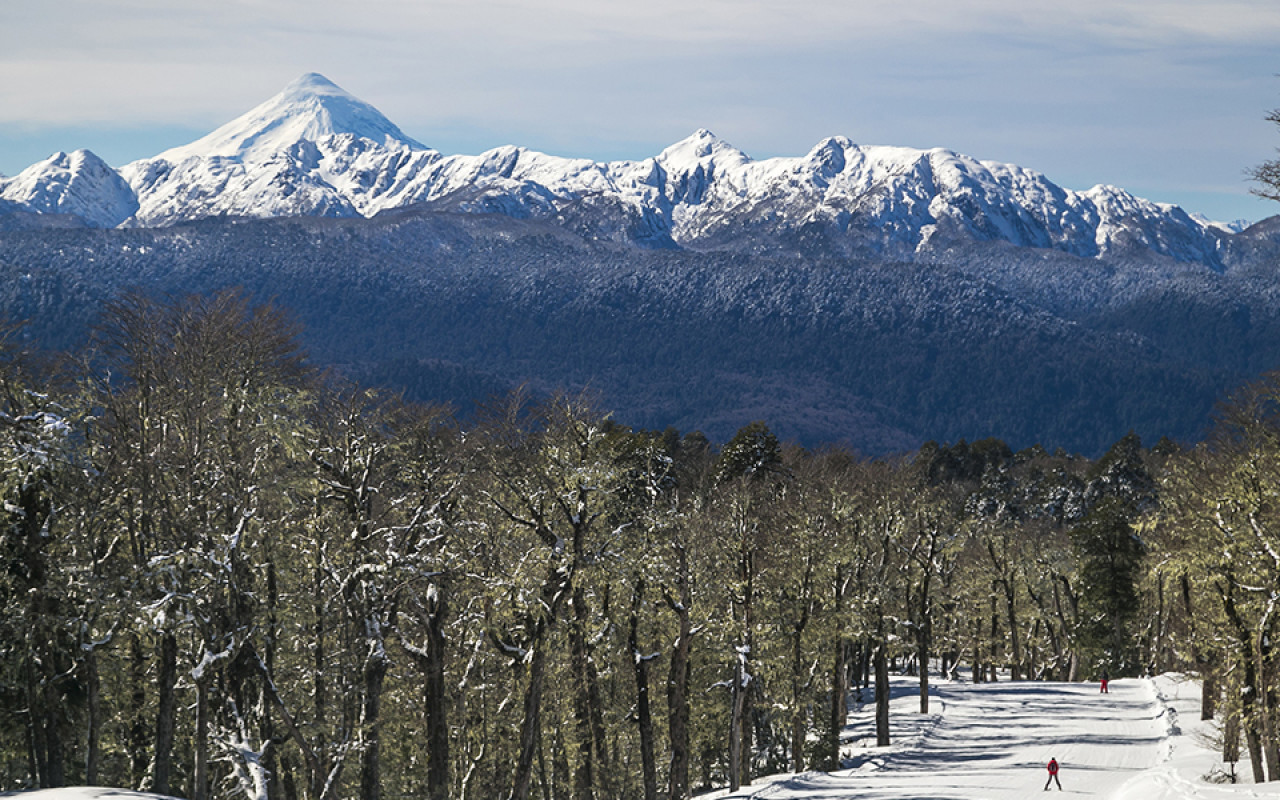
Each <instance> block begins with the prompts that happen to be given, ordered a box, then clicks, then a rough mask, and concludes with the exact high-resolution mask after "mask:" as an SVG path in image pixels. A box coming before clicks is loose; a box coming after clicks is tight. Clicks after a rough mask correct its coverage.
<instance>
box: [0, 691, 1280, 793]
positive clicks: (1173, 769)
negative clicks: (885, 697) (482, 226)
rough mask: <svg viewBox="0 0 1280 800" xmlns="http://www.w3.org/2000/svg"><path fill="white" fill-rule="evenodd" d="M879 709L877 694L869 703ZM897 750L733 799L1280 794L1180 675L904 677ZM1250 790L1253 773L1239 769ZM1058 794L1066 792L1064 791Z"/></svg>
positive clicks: (852, 722) (895, 715) (857, 717)
mask: <svg viewBox="0 0 1280 800" xmlns="http://www.w3.org/2000/svg"><path fill="white" fill-rule="evenodd" d="M866 694H867V695H868V697H867V699H868V700H870V696H869V695H870V692H869V691H868V692H866ZM893 697H894V700H893V706H892V714H891V717H890V719H891V724H892V726H893V735H894V744H893V745H891V746H890V747H887V748H877V747H875V727H874V717H873V714H874V707H873V706H872V705H871V704H870V703H868V704H867V705H865V706H863V707H861V708H860V709H859V710H857V711H856V712H854V713H852V714H850V716H849V726H848V727H847V728H846V730H845V733H844V739H845V748H844V755H845V758H846V760H847V763H850V764H852V766H851V768H849V769H845V770H843V771H840V772H834V773H823V772H806V773H803V774H799V775H794V774H792V775H777V776H773V777H770V778H761V779H758V780H756V781H755V782H753V783H752V785H750V786H746V787H743V788H742V790H740V791H738V792H734V793H732V794H730V793H727V792H715V793H712V794H711V795H704V797H714V798H748V797H752V798H761V799H762V800H763V799H764V798H770V800H801V799H803V800H840V799H841V798H857V799H858V800H1015V798H1028V797H1035V796H1039V795H1040V794H1041V793H1042V792H1043V791H1044V785H1045V780H1046V778H1047V777H1048V773H1047V772H1046V769H1045V765H1046V764H1047V763H1048V761H1049V759H1050V758H1056V759H1057V760H1058V762H1059V764H1060V765H1061V768H1062V771H1061V774H1060V775H1059V778H1060V779H1061V783H1062V794H1065V795H1072V796H1085V797H1092V798H1098V799H1099V800H1239V799H1242V798H1253V797H1280V783H1273V784H1263V785H1255V784H1249V783H1238V784H1234V785H1230V784H1221V783H1210V782H1207V781H1206V780H1204V778H1205V776H1206V775H1209V774H1211V773H1217V774H1218V775H1219V776H1221V775H1222V774H1224V771H1225V770H1228V769H1230V766H1229V765H1224V764H1222V763H1221V761H1220V759H1219V757H1218V750H1217V748H1216V745H1215V744H1214V743H1213V741H1212V738H1213V733H1214V728H1215V726H1214V725H1213V723H1211V722H1210V723H1206V722H1201V721H1200V687H1199V684H1197V683H1195V682H1193V681H1189V680H1183V679H1181V678H1180V677H1178V676H1175V675H1162V676H1160V677H1157V678H1154V679H1126V680H1118V681H1113V682H1112V684H1111V691H1110V693H1108V694H1105V695H1104V694H1100V693H1099V691H1098V684H1096V683H1041V682H1031V681H1023V682H1016V683H1015V682H1010V681H1002V682H999V683H987V684H971V683H958V682H942V683H941V684H939V685H936V686H935V687H934V689H933V693H932V696H931V699H930V713H929V714H925V715H922V714H919V713H916V712H917V711H918V709H919V702H920V701H919V697H918V694H917V689H916V684H915V679H913V678H905V677H904V678H894V692H893ZM1236 774H1237V775H1240V776H1242V777H1244V778H1245V779H1247V776H1248V775H1249V774H1250V769H1249V765H1248V763H1246V762H1242V763H1240V764H1238V765H1236ZM1050 791H1053V792H1057V791H1058V789H1057V787H1054V788H1052V789H1051V790H1050ZM10 796H12V797H15V798H21V799H22V800H155V796H154V795H145V794H138V793H134V792H128V791H125V790H122V789H101V788H68V789H46V790H42V791H35V792H22V793H14V794H12V795H6V794H3V793H0V797H10Z"/></svg>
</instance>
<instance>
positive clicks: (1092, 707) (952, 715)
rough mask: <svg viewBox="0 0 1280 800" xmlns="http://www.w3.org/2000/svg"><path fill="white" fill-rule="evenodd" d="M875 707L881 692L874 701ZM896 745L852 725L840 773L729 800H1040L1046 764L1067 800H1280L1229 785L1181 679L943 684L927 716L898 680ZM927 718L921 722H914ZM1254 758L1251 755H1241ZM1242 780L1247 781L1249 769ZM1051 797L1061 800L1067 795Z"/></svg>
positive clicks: (776, 781) (1268, 791)
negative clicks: (1217, 779) (1102, 684)
mask: <svg viewBox="0 0 1280 800" xmlns="http://www.w3.org/2000/svg"><path fill="white" fill-rule="evenodd" d="M866 695H867V699H868V700H870V699H871V698H870V691H869V690H868V691H866ZM893 697H894V699H893V703H892V706H891V708H892V713H891V715H890V724H891V725H892V730H893V737H894V743H893V744H892V745H891V746H889V747H887V748H876V747H875V722H874V713H875V709H874V706H873V705H872V704H870V703H868V704H867V705H865V706H863V707H861V708H860V709H859V710H858V711H856V712H855V713H852V714H851V715H850V717H849V722H850V725H849V727H848V728H847V729H846V730H845V739H846V745H845V749H844V754H845V758H846V763H851V764H852V767H851V768H850V769H846V770H843V771H840V772H834V773H822V772H807V773H802V774H799V775H794V774H793V775H779V776H774V777H772V778H762V779H759V780H756V781H754V782H753V783H752V785H751V786H745V787H743V788H742V789H741V790H740V791H738V792H734V793H727V792H723V793H717V794H715V795H713V796H715V797H719V798H728V797H733V798H746V797H754V798H770V799H771V800H799V799H800V798H804V800H836V798H859V800H1015V798H1028V797H1034V796H1038V795H1041V794H1042V793H1043V791H1044V786H1045V781H1046V780H1047V778H1048V771H1047V769H1046V765H1047V764H1048V761H1049V759H1050V758H1056V759H1057V760H1058V763H1059V764H1060V766H1061V772H1060V773H1059V778H1060V780H1061V783H1062V792H1061V793H1062V794H1069V795H1075V796H1081V795H1083V796H1087V797H1094V798H1107V799H1109V800H1192V799H1194V800H1227V798H1246V797H1280V784H1264V785H1256V784H1248V783H1238V784H1234V785H1231V784H1218V783H1210V782H1207V781H1206V780H1204V776H1206V775H1208V774H1210V773H1211V772H1217V773H1219V774H1222V773H1223V772H1224V771H1226V770H1229V769H1230V765H1224V764H1222V763H1221V759H1220V758H1219V756H1218V751H1217V750H1216V749H1215V747H1216V746H1215V745H1214V743H1213V741H1212V737H1213V733H1214V732H1215V726H1214V725H1213V723H1211V722H1210V723H1205V722H1201V721H1200V687H1199V684H1198V683H1195V682H1193V681H1189V680H1182V679H1181V678H1179V677H1178V676H1173V675H1162V676H1160V677H1157V678H1154V679H1126V680H1118V681H1113V682H1112V683H1111V686H1110V692H1109V693H1108V694H1101V693H1100V692H1099V687H1098V684H1096V683H1043V682H1031V681H1022V682H1016V683H1015V682H1010V681H1002V682H999V683H987V684H971V683H956V682H942V683H940V684H939V685H936V686H934V687H933V691H932V693H931V698H930V709H929V710H930V713H929V714H927V715H922V714H919V713H918V712H919V704H920V700H919V694H918V688H917V686H916V684H915V679H914V678H895V679H894V693H893ZM913 711H914V712H916V713H913ZM1242 749H1243V748H1242ZM1236 774H1237V775H1238V776H1243V779H1244V780H1248V776H1249V774H1250V769H1249V765H1248V763H1247V762H1241V763H1240V764H1238V765H1236ZM1050 791H1053V792H1058V788H1057V787H1056V786H1054V787H1052V788H1051V789H1050Z"/></svg>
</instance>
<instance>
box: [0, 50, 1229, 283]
mask: <svg viewBox="0 0 1280 800" xmlns="http://www.w3.org/2000/svg"><path fill="white" fill-rule="evenodd" d="M415 205H425V206H427V207H434V208H439V209H444V210H453V211H463V212H498V213H504V214H508V215H511V216H516V217H534V218H546V219H548V220H552V221H560V222H565V221H566V220H570V221H575V220H576V221H577V224H579V225H580V229H582V226H585V229H589V230H590V231H592V232H593V235H600V234H601V233H603V234H604V235H606V236H611V237H613V238H619V239H625V240H629V241H631V242H633V243H637V244H641V245H644V246H650V247H672V246H678V247H689V248H694V249H746V250H768V249H773V247H774V246H775V245H776V244H778V243H784V245H786V246H791V247H797V246H802V245H803V243H804V242H806V241H808V242H810V243H812V244H813V246H815V247H819V248H835V249H836V250H837V251H843V252H876V253H883V254H886V255H894V256H905V257H910V256H911V255H912V254H914V253H918V252H920V251H921V250H923V249H928V248H930V247H932V246H936V245H938V244H939V243H946V242H955V241H971V242H1008V243H1010V244H1013V245H1017V246H1022V247H1035V248H1052V249H1056V250H1061V251H1064V252H1068V253H1071V254H1073V255H1078V256H1083V257H1099V256H1104V255H1107V254H1109V253H1115V252H1128V251H1132V250H1135V249H1136V250H1145V251H1152V252H1155V253H1158V254H1161V255H1165V256H1170V257H1173V258H1175V259H1177V260H1181V261H1198V262H1204V263H1212V262H1213V261H1214V257H1215V256H1214V254H1215V253H1216V251H1217V250H1218V248H1219V246H1220V240H1221V238H1222V237H1223V236H1224V235H1227V233H1226V231H1225V230H1224V229H1223V228H1222V227H1221V226H1219V225H1217V224H1215V223H1211V222H1209V221H1207V220H1204V219H1202V218H1193V217H1192V216H1190V215H1188V214H1187V213H1186V212H1184V211H1183V210H1182V209H1180V208H1178V207H1176V206H1171V205H1166V204H1159V203H1153V202H1151V201H1148V200H1144V199H1142V198H1138V197H1135V196H1133V195H1131V194H1129V193H1128V192H1126V191H1124V190H1123V189H1119V188H1116V187H1112V186H1095V187H1094V188H1092V189H1089V190H1088V191H1084V192H1078V191H1073V190H1070V189H1065V188H1062V187H1060V186H1058V185H1056V184H1054V183H1052V182H1051V181H1049V180H1048V179H1047V178H1045V177H1044V176H1043V175H1041V174H1039V173H1037V172H1034V171H1032V170H1028V169H1024V168H1021V167H1018V166H1014V165H1010V164H1002V163H997V162H992V161H978V160H975V159H973V158H970V157H968V156H964V155H961V154H958V153H954V152H952V151H949V150H944V149H933V150H917V149H910V148H904V147H886V146H864V145H858V144H855V143H854V142H852V141H850V140H848V139H846V138H842V137H833V138H829V139H826V140H824V141H822V142H819V143H818V144H817V145H816V146H815V147H814V148H813V149H812V150H811V151H810V152H809V153H807V154H806V155H803V156H798V157H784V158H770V159H764V160H758V161H757V160H753V159H752V158H750V157H749V156H748V155H747V154H745V153H743V152H742V151H741V150H739V149H737V148H735V147H734V146H732V145H731V144H729V143H728V142H726V141H725V140H723V139H720V138H718V137H716V136H715V135H714V134H712V133H711V132H710V131H707V130H699V131H697V132H695V133H694V134H693V135H692V136H690V137H689V138H687V139H685V140H684V141H681V142H677V143H676V144H674V145H672V146H670V147H668V148H667V149H665V150H663V151H662V152H661V153H660V154H659V155H657V156H654V157H652V158H646V159H643V160H639V161H615V162H598V161H592V160H590V159H574V158H563V157H557V156H551V155H546V154H544V153H539V152H535V151H531V150H528V149H525V148H521V147H501V148H497V149H494V150H490V151H488V152H486V153H481V154H480V155H474V156H469V155H450V156H446V155H443V154H441V153H440V152H438V151H436V150H433V149H431V148H429V147H426V146H424V145H422V144H420V143H418V142H416V141H414V140H413V139H411V138H409V137H408V136H406V135H405V134H404V133H403V132H401V131H400V129H399V128H397V127H396V126H395V125H394V124H393V123H391V122H390V121H389V120H388V119H386V118H385V117H384V116H383V115H382V114H381V113H379V112H378V111H377V110H376V109H375V108H373V107H372V106H370V105H368V104H367V103H364V102H362V101H361V100H359V99H357V98H355V97H353V96H351V95H350V94H348V93H346V92H345V91H343V90H342V89H340V88H339V87H338V86H336V85H334V84H333V83H332V82H330V81H329V80H328V79H326V78H324V77H323V76H321V75H317V74H314V73H311V74H307V75H303V76H302V77H301V78H299V79H298V80H296V81H294V82H293V83H291V84H290V85H289V86H287V87H286V88H285V89H284V90H283V91H282V92H281V93H280V94H278V95H276V96H275V97H273V98H271V99H270V100H268V101H267V102H265V103H263V104H261V105H259V106H258V107H256V108H254V109H252V110H251V111H249V112H248V113H246V114H244V115H243V116H241V117H239V118H238V119H235V120H233V121H231V122H230V123H228V124H226V125H224V126H223V127H221V128H219V129H217V130H215V131H214V132H212V133H210V134H209V135H208V136H205V137H203V138H201V139H199V140H197V141H195V142H192V143H191V144H188V145H185V146H183V147H177V148H173V149H171V150H167V151H165V152H163V153H160V154H159V155H157V156H155V157H152V158H147V159H142V160H140V161H135V162H133V163H131V164H127V165H125V166H123V167H121V168H120V169H118V170H116V169H112V168H111V167H109V166H107V165H106V164H105V163H103V162H102V160H101V159H99V158H98V157H97V156H95V155H93V154H92V153H90V152H88V151H85V150H80V151H76V152H75V153H71V154H69V155H68V154H65V153H56V154H54V155H53V156H51V157H50V158H49V159H47V160H45V161H42V162H40V163H37V164H34V165H32V166H31V167H29V168H27V169H26V170H24V171H23V172H22V173H20V174H19V175H17V176H16V177H13V178H0V213H5V212H6V211H15V210H25V211H29V212H35V213H38V214H50V213H56V214H69V215H74V216H76V217H79V218H81V219H82V220H83V221H84V222H85V223H87V224H89V225H92V226H97V227H117V226H124V227H157V226H167V225H172V224H176V223H179V222H184V221H191V220H197V219H202V218H207V217H215V216H231V217H280V216H298V215H313V216H331V217H353V216H365V217H370V216H373V215H375V214H378V213H379V212H383V211H387V210H389V209H396V208H402V207H406V206H415ZM584 220H585V221H586V222H584ZM601 220H603V222H601Z"/></svg>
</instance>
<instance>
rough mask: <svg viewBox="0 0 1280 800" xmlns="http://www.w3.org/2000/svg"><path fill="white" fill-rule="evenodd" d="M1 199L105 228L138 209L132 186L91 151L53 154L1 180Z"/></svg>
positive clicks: (20, 206)
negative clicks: (79, 219) (72, 217)
mask: <svg viewBox="0 0 1280 800" xmlns="http://www.w3.org/2000/svg"><path fill="white" fill-rule="evenodd" d="M0 199H3V200H7V201H9V202H10V203H13V204H15V205H16V206H17V207H18V208H21V209H24V210H27V211H34V212H37V213H40V214H74V215H76V216H79V217H81V218H83V219H84V220H85V221H86V222H88V223H89V224H91V225H97V226H99V227H104V228H112V227H115V226H116V225H119V224H120V223H121V222H124V221H125V220H126V219H128V218H129V217H131V216H132V215H133V213H134V212H135V211H137V210H138V201H137V198H136V197H135V196H134V193H133V191H132V189H130V188H129V185H128V184H127V183H125V182H124V180H123V179H122V178H121V177H120V175H119V174H118V173H116V171H115V170H113V169H112V168H111V167H109V166H107V164H106V162H104V161H103V160H102V159H100V158H98V157H97V156H96V155H94V154H93V153H91V152H89V151H88V150H77V151H75V152H74V153H70V154H67V153H54V154H53V155H52V156H50V157H49V158H47V159H45V160H44V161H41V162H39V163H36V164H32V165H31V166H30V167H27V168H26V169H25V170H23V171H22V172H20V173H19V174H18V175H17V176H15V177H13V178H0Z"/></svg>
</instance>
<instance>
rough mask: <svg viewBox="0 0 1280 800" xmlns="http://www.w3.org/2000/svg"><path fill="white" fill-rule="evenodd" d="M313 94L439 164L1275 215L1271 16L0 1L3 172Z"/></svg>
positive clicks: (792, 2)
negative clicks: (323, 89) (815, 173)
mask: <svg viewBox="0 0 1280 800" xmlns="http://www.w3.org/2000/svg"><path fill="white" fill-rule="evenodd" d="M312 71H314V72H320V73H322V74H324V75H325V76H327V77H328V78H330V79H331V80H333V81H334V82H335V83H337V84H339V85H340V86H342V87H343V88H344V89H346V90H347V91H349V92H351V93H352V94H354V95H356V96H357V97H360V98H361V99H363V100H365V101H367V102H369V103H372V104H373V105H374V106H377V107H378V108H379V109H380V110H381V111H382V112H383V113H384V114H386V115H387V116H388V117H389V118H390V119H391V120H392V121H393V122H395V123H396V124H397V125H398V126H399V127H400V128H401V129H402V130H403V131H404V132H405V133H406V134H408V135H410V136H412V137H414V138H415V139H417V140H418V141H421V142H423V143H424V144H427V145H429V146H431V147H434V148H436V149H438V150H441V151H442V152H445V153H478V152H481V151H483V150H486V149H488V148H491V147H496V146H498V145H503V144H518V145H524V146H526V147H531V148H533V149H536V150H541V151H544V152H548V153H553V154H556V155H565V156H581V157H588V158H595V159H599V160H609V159H616V158H644V157H647V156H651V155H656V154H657V153H658V152H660V151H661V150H662V149H663V148H664V147H665V146H667V145H668V144H671V143H673V142H675V141H677V140H679V139H682V138H684V137H685V136H688V135H689V134H690V133H692V132H693V131H694V130H696V129H697V128H709V129H710V130H712V131H714V132H715V133H716V134H718V135H719V136H721V137H722V138H724V139H726V140H728V141H730V142H731V143H733V144H734V145H736V146H738V147H739V148H741V149H743V150H745V151H746V152H747V153H748V154H750V155H751V156H753V157H755V158H767V157H770V156H776V155H800V154H803V153H805V152H807V151H808V150H809V149H810V148H811V147H812V146H813V145H814V144H816V143H817V142H818V141H819V140H821V139H823V138H825V137H827V136H833V135H843V136H848V137H849V138H850V139H852V140H853V141H855V142H859V143H861V144H890V145H904V146H910V147H921V148H927V147H946V148H949V149H952V150H956V151H959V152H962V153H965V154H967V155H971V156H974V157H976V158H980V159H988V160H995V161H1004V162H1010V163H1015V164H1020V165H1022V166H1024V167H1029V168H1031V169H1034V170H1037V171H1039V172H1042V173H1044V174H1045V175H1047V176H1048V177H1049V178H1050V179H1051V180H1053V181H1055V182H1057V183H1059V184H1061V185H1063V186H1066V187H1069V188H1072V189H1088V188H1089V187H1091V186H1093V185H1095V184H1098V183H1108V184H1114V185H1117V186H1121V187H1124V188H1125V189H1128V190H1129V191H1131V192H1133V193H1135V194H1138V195H1140V196H1143V197H1147V198H1150V199H1152V200H1156V201H1160V202H1169V203H1177V204H1179V205H1181V206H1182V207H1183V208H1185V209H1186V210H1188V211H1191V212H1200V213H1204V214H1206V215H1208V216H1210V217H1213V218H1215V219H1222V220H1232V219H1239V218H1243V219H1250V220H1257V219H1261V218H1263V217H1266V216H1270V215H1272V214H1275V213H1280V206H1277V205H1276V204H1275V203H1274V202H1268V201H1263V200H1260V199H1257V198H1255V197H1252V196H1251V195H1250V194H1249V188H1250V184H1249V182H1248V181H1247V179H1246V178H1245V170H1247V169H1248V168H1249V167H1251V166H1254V165H1256V164H1258V163H1260V162H1262V161H1264V160H1266V159H1268V158H1272V157H1274V156H1275V154H1276V148H1277V146H1280V130H1278V129H1276V127H1275V126H1273V125H1272V124H1271V123H1268V122H1266V120H1265V119H1264V117H1265V115H1266V113H1267V112H1268V111H1269V110H1270V109H1272V108H1276V107H1280V77H1277V73H1280V3H1277V2H1275V0H1072V2H1070V3H1064V2H1062V1H1061V0H1054V1H1053V2H1043V1H1042V0H1022V1H1021V2H1013V1H1012V0H842V1H840V0H645V2H643V3H642V2H640V0H628V1H627V2H616V0H539V2H537V3H534V2H528V1H524V0H363V1H362V2H360V3H355V2H351V1H350V0H345V1H344V2H335V1H334V0H305V1H304V0H222V1H221V2H219V3H209V2H207V0H163V1H161V0H58V2H56V3H51V2H48V0H4V2H3V3H0V173H3V174H5V175H14V174H16V173H17V172H18V171H20V170H22V169H23V168H24V167H26V166H28V165H29V164H31V163H33V162H35V161H37V160H39V159H42V158H44V157H46V156H48V155H49V154H50V153H52V152H55V151H57V150H74V149H77V148H87V149H90V150H93V151H94V152H95V153H97V154H98V155H100V156H102V157H103V158H104V159H106V160H107V161H108V162H109V163H111V164H113V165H116V166H120V165H123V164H125V163H127V162H129V161H132V160H134V159H137V158H143V157H146V156H151V155H154V154H156V153H158V152H160V151H161V150H164V149H166V148H168V147H172V146H176V145H180V144H185V143H187V142H189V141H191V140H193V139H195V138H198V137H199V136H201V135H203V134H205V133H208V132H209V131H210V130H212V129H214V128H216V127H217V126H219V125H221V124H222V123H224V122H227V121H229V120H231V119H232V118H234V117H236V116H238V115H239V114H241V113H243V112H244V111H247V110H248V109H249V108H251V107H252V106H254V105H256V104H258V103H259V102H261V101H263V100H265V99H267V98H268V97H270V96H271V95H273V94H275V93H276V92H278V91H279V90H280V89H282V88H283V87H284V86H285V85H286V84H287V83H289V82H290V81H292V80H293V79H294V78H296V77H298V76H299V75H301V74H302V73H304V72H312Z"/></svg>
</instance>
